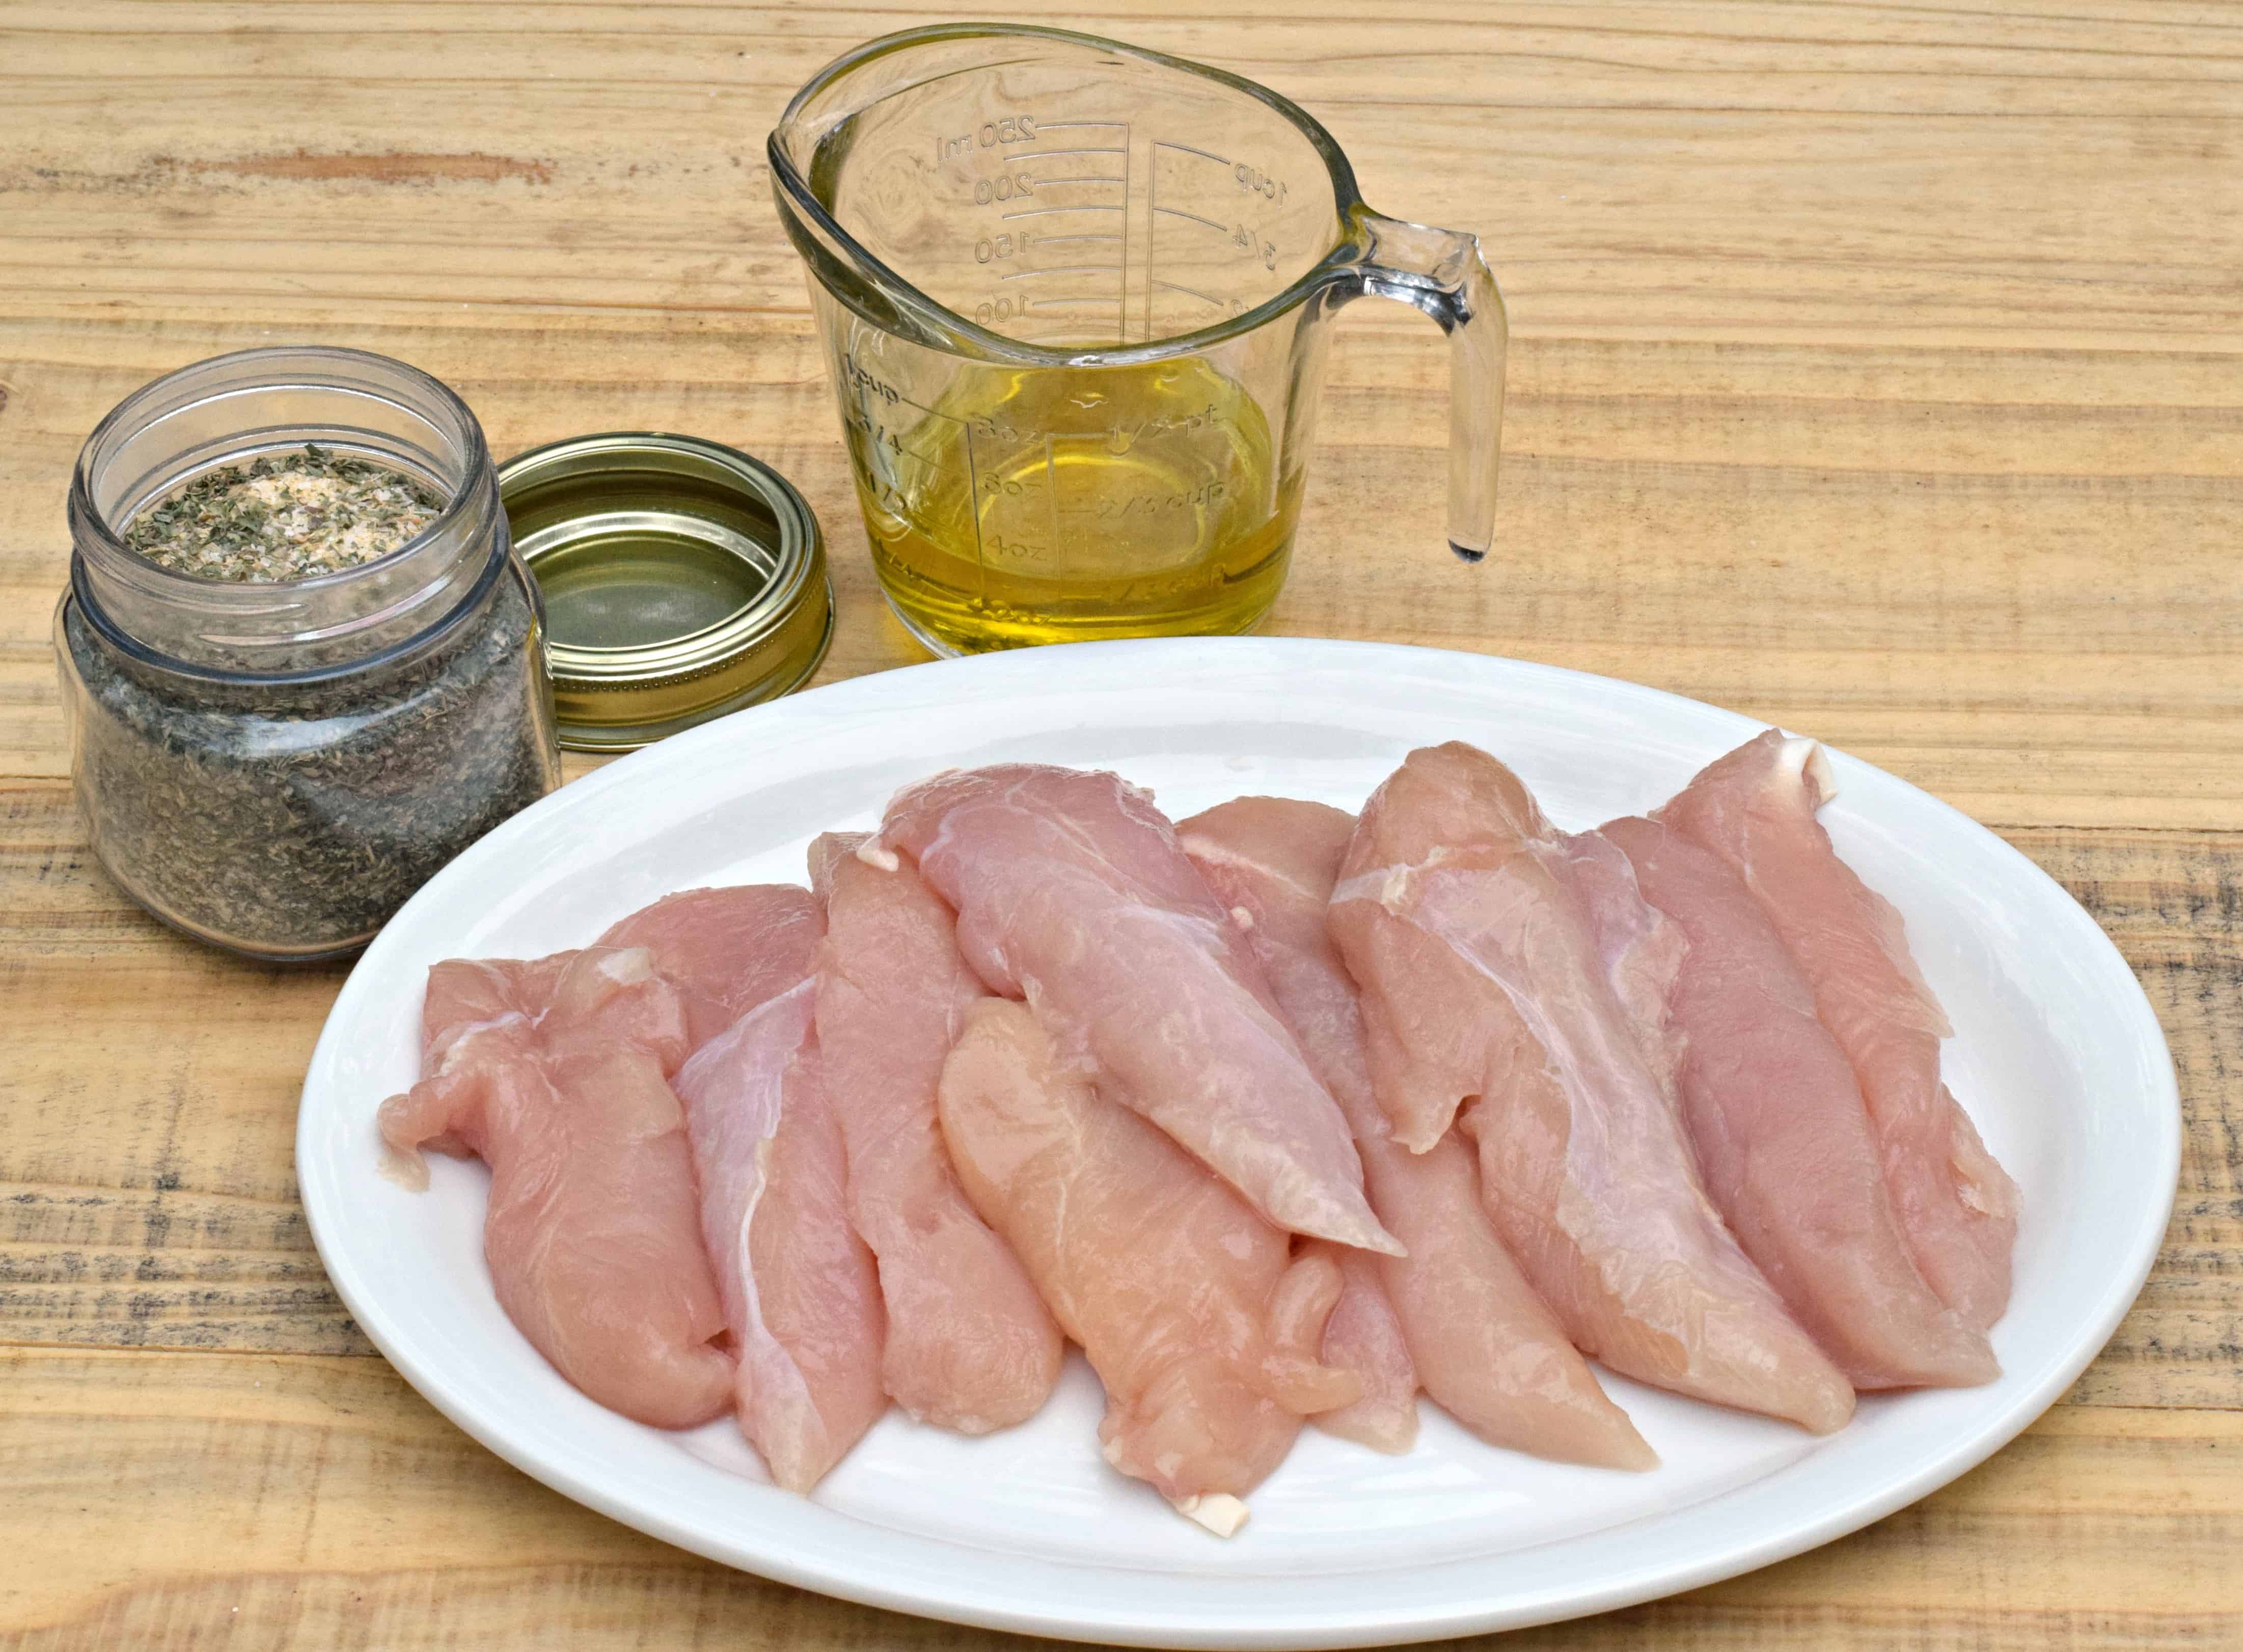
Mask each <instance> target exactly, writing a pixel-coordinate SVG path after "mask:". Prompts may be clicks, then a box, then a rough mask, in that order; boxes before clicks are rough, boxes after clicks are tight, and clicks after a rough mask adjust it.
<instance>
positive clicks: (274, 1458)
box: [0, 1349, 2243, 1652]
mask: <svg viewBox="0 0 2243 1652" xmlns="http://www.w3.org/2000/svg"><path fill="white" fill-rule="evenodd" d="M2239 1465H2243V1417H2239V1416H2238V1415H2236V1414H2235V1413H2233V1412H2226V1411H2191V1412H2166V1411H2159V1410H2146V1411H2144V1410H2132V1409H2102V1410H2096V1411H2091V1412H2078V1411H2073V1410H2060V1411H2058V1412H2056V1413H2051V1416H2050V1417H2049V1418H2048V1419H2044V1421H2043V1422H2042V1423H2041V1424H2039V1425H2038V1426H2037V1427H2036V1428H2035V1429H2034V1430H2033V1431H2032V1432H2031V1433H2029V1434H2027V1435H2026V1436H2025V1437H2024V1439H2022V1440H2019V1441H2017V1443H2016V1444H2014V1445H2012V1446H2011V1447H2010V1448H2009V1449H2008V1450H2006V1451H2004V1453H2001V1454H2000V1455H1999V1456H1998V1457H1997V1458H1996V1459H1994V1460H1992V1461H1991V1462H1990V1463H1989V1464H1987V1465H1986V1466H1985V1467H1983V1468H1980V1469H1979V1470H1977V1472H1975V1473H1971V1474H1970V1475H1968V1476H1966V1477H1964V1478H1963V1480H1960V1481H1958V1482H1957V1483H1956V1484H1955V1485H1953V1486H1951V1487H1948V1488H1947V1489H1946V1490H1944V1491H1943V1492H1940V1493H1938V1494H1936V1495H1935V1496H1933V1497H1931V1498H1930V1499H1929V1500H1926V1501H1925V1502H1923V1503H1922V1504H1919V1505H1917V1506H1916V1507H1912V1508H1910V1509H1907V1510H1905V1511H1903V1513H1901V1514H1896V1515H1894V1516H1893V1517H1892V1518H1890V1519H1889V1520H1886V1521H1883V1522H1881V1523H1879V1524H1878V1525H1876V1526H1875V1527H1871V1528H1869V1530H1868V1531H1866V1532H1863V1533H1862V1534H1859V1535H1857V1536H1856V1537H1854V1538H1852V1539H1849V1540H1848V1541H1846V1542H1845V1543H1842V1544H1840V1545H1836V1546H1834V1547H1829V1548H1826V1549H1822V1550H1820V1551H1817V1552H1815V1553H1811V1554H1806V1555H1803V1556H1802V1557H1800V1558H1799V1559H1797V1560H1795V1561H1789V1562H1788V1563H1786V1564H1784V1565H1782V1566H1779V1567H1775V1568H1771V1569H1769V1570H1767V1571H1764V1572H1761V1573H1757V1574H1754V1575H1753V1576H1751V1577H1749V1578H1746V1579H1740V1580H1737V1581H1733V1582H1730V1583H1727V1584H1722V1585H1719V1586H1716V1587H1714V1588H1709V1589H1704V1590H1701V1591H1699V1592H1697V1593H1695V1594H1692V1595H1683V1596H1681V1597H1679V1598H1677V1599H1674V1600H1671V1601H1662V1602H1659V1603H1657V1604H1654V1605H1652V1606H1648V1607H1644V1608H1638V1609H1636V1610H1634V1611H1630V1612H1622V1613H1617V1614H1613V1615H1608V1616H1606V1617H1603V1618H1599V1619H1594V1620H1591V1621H1590V1622H1586V1623H1582V1624H1574V1625H1566V1626H1559V1627H1555V1628H1550V1629H1546V1630H1539V1631H1529V1632H1526V1633H1525V1634H1522V1635H1515V1636H1505V1637H1503V1638H1502V1639H1500V1640H1499V1641H1488V1642H1482V1643H1481V1644H1484V1645H1487V1646H1495V1645H1500V1646H1502V1647H1504V1648H1505V1649H1512V1648H1519V1649H1526V1652H1539V1649H1559V1648H1566V1649H1573V1652H1580V1649H1611V1648H1622V1647H1640V1646H1649V1645H1656V1646H1658V1647H1660V1648H1662V1649H1665V1648H1669V1647H1672V1646H1677V1645H1680V1646H1685V1647H1697V1648H1707V1649H1713V1648H1734V1647H1737V1646H1740V1645H1800V1646H1813V1647H1816V1648H1829V1649H1834V1652H1854V1649H1859V1652H1869V1649H1882V1648H1889V1647H1891V1646H1893V1645H1895V1644H1897V1643H1905V1644H1907V1645H1910V1646H1923V1647H1938V1648H1947V1647H1957V1648H1959V1647H1961V1646H1963V1645H1968V1644H1974V1642H1970V1641H1967V1640H1965V1639H1964V1638H1963V1635H1959V1634H1957V1633H1955V1626H1957V1625H1958V1624H1960V1623H1962V1622H1977V1623H1985V1622H1999V1623H2002V1624H2004V1626H2006V1627H2007V1628H2009V1629H2010V1630H2011V1631H2013V1632H2014V1633H2015V1634H2016V1635H2017V1637H2018V1638H2004V1639H2003V1640H2001V1641H1999V1642H1996V1643H1997V1644H1999V1645H2002V1646H2004V1647H2009V1646H2015V1645H2019V1644H2031V1642H2028V1641H2025V1640H2024V1639H2023V1638H2022V1637H2023V1636H2024V1635H2034V1636H2037V1637H2038V1638H2039V1639H2040V1640H2041V1641H2043V1642H2044V1643H2046V1644H2050V1645H2062V1646H2065V1647H2066V1648H2082V1649H2088V1648H2094V1649H2099V1648H2119V1647H2127V1648H2139V1647H2164V1646H2174V1647H2178V1646H2183V1645H2193V1646H2203V1645H2217V1644H2223V1643H2225V1640H2224V1638H2223V1637H2226V1636H2232V1635H2233V1633H2234V1632H2236V1631H2237V1630H2238V1629H2239V1628H2243V1574H2238V1572H2237V1571H2236V1569H2235V1568H2234V1567H2233V1563H2232V1562H2233V1552H2234V1549H2235V1547H2236V1546H2237V1544H2238V1543H2239V1542H2243V1473H2238V1467H2239ZM0 1500H4V1504H5V1507H8V1508H9V1509H10V1511H11V1514H12V1516H13V1518H11V1521H10V1525H11V1527H12V1528H13V1529H12V1531H11V1553H10V1561H11V1565H10V1568H7V1569H6V1570H5V1571H0V1622H5V1623H7V1624H10V1626H17V1627H19V1628H20V1632H19V1633H18V1634H17V1635H16V1637H15V1638H14V1639H13V1640H12V1641H11V1642H10V1644H12V1645H14V1646H16V1647H18V1648H37V1649H41V1652H46V1649H54V1652H62V1649H71V1652H77V1649H91V1648H113V1647H123V1646H133V1647H138V1646H149V1645H193V1644H201V1643H205V1642H211V1643H216V1644H221V1645H243V1646H281V1645H286V1646H316V1647H320V1648H322V1649H327V1648H361V1647H363V1648H383V1649H405V1648H454V1647H481V1646H498V1645H507V1646H514V1645H520V1646H541V1647H543V1646H562V1645H565V1646H568V1647H569V1648H570V1649H572V1652H574V1649H608V1648H625V1647H630V1648H648V1647H663V1648H670V1647H711V1648H714V1647H719V1646H723V1647H737V1646H740V1645H743V1644H746V1645H753V1646H765V1647H785V1648H788V1649H792V1652H823V1649H828V1648H844V1647H850V1648H854V1647H866V1646H879V1647H883V1648H886V1647H895V1648H925V1649H936V1648H961V1647H1008V1648H1009V1647H1021V1648H1025V1647H1027V1646H1029V1645H1050V1644H1053V1643H1050V1642H1027V1641H1023V1640H1020V1639H1017V1638H1016V1637H1013V1636H1009V1635H993V1634H987V1633H983V1632H976V1631H969V1630H963V1629H959V1628H951V1627H947V1626H945V1625H940V1624H935V1623H929V1622H924V1621H921V1620H918V1619H912V1618H904V1617H898V1616H894V1615H890V1614H886V1613H883V1612H879V1611H875V1610H872V1609H869V1608H861V1607H853V1606H847V1605H843V1604H841V1603H839V1602H834V1601H824V1600H821V1599H818V1597H815V1596H810V1595H802V1594H799V1593H798V1592H796V1591H793V1590H790V1589H787V1588H783V1587H782V1586H779V1585H777V1584H771V1583H766V1582H764V1581H759V1580H758V1579H754V1578H751V1577H746V1576H744V1575H742V1574H738V1573H736V1572H731V1571H729V1570H727V1569H725V1568H722V1567H717V1566H714V1565H711V1564H709V1563H707V1562H704V1561H697V1560H695V1559H693V1558H692V1557H690V1556H689V1555H686V1554H681V1553H680V1552H678V1551H677V1550H675V1549H671V1548H669V1547H665V1546H663V1545H662V1544H660V1543H657V1542H656V1541H653V1540H652V1539H650V1538H646V1537H642V1536H641V1535H639V1534H637V1533H636V1532H632V1531H629V1530H626V1529H625V1528H623V1527H618V1526H616V1525H613V1524H611V1523H610V1522H609V1521H605V1520H603V1519H602V1518H601V1517H600V1516H598V1515H596V1514H592V1513H591V1512H589V1510H586V1509H583V1508H581V1507H577V1506H576V1505H575V1504H572V1503H569V1502H566V1501H563V1500H562V1499H561V1498H559V1497H557V1496H556V1495H555V1494H552V1493H550V1492H548V1491H547V1490H545V1488H544V1487H541V1486H539V1485H537V1484H536V1483H535V1482H534V1481H532V1480H529V1479H528V1478H526V1477H525V1476H523V1475H522V1474H520V1473H516V1472H515V1471H514V1470H513V1469H511V1468H509V1467H507V1466H506V1465H505V1464H503V1463H502V1462H501V1461H499V1460H498V1459H497V1458H495V1457H494V1456H492V1455H491V1454H490V1453H488V1452H486V1451H484V1450H483V1449H482V1447H481V1446H477V1445H475V1443H474V1442H473V1441H471V1440H468V1439H467V1438H466V1437H465V1436H464V1435H462V1434H461V1433H459V1432H458V1431H457V1430H455V1429H454V1428H453V1427H452V1426H450V1425H449V1424H448V1423H447V1422H445V1421H444V1420H443V1419H441V1418H440V1417H438V1416H436V1415H435V1413H433V1412H431V1411H430V1410H429V1409H428V1406H426V1405H425V1404H423V1403H422V1402H421V1400H420V1399H418V1397H417V1396H415V1395H414V1393H413V1392H412V1391H411V1390H409V1389H408V1388H407V1387H406V1386H405V1385H404V1383H403V1382H402V1381H401V1379H399V1378H398V1377H397V1376H396V1374H395V1373H394V1372H392V1371H391V1370H390V1369H389V1368H388V1367H387V1365H383V1364H382V1363H381V1361H379V1360H374V1359H259V1358H254V1357H250V1356H241V1355H224V1356H217V1355H206V1356H200V1357H193V1358H188V1357H183V1356H179V1355H162V1354H152V1353H146V1352H79V1351H75V1350H71V1351H64V1350H48V1349H37V1350H34V1349H21V1350H16V1351H12V1352H7V1353H4V1354H0ZM495 1537H501V1541H494V1538H495ZM2052 1554H2062V1555H2063V1556H2065V1564H2064V1565H2062V1566H2053V1565H2051V1564H2049V1563H2048V1558H2047V1557H2049V1556H2051V1555H2052ZM2118 1575H2124V1576H2125V1577H2127V1578H2128V1579H2130V1580H2132V1582H2133V1584H2134V1586H2135V1587H2133V1588H2129V1589H2127V1590H2125V1591H2123V1592H2122V1594H2123V1597H2124V1598H2114V1593H2113V1590H2112V1578H2113V1577H2114V1576H2118ZM1976 1643H1977V1644H1984V1642H1976ZM1451 1644H1452V1645H1454V1644H1458V1643H1453V1642H1452V1643H1451Z"/></svg>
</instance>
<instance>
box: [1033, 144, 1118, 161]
mask: <svg viewBox="0 0 2243 1652" xmlns="http://www.w3.org/2000/svg"><path fill="white" fill-rule="evenodd" d="M1126 153H1128V151H1126V150H1124V149H1121V148H1119V147H1116V146H1115V145H1107V146H1106V147H1104V148H1095V147H1094V148H1090V149H1023V150H1021V151H1020V152H1019V153H1018V154H1016V155H1014V157H1013V158H1014V160H1049V159H1051V158H1053V157H1054V156H1057V155H1122V154H1126Z"/></svg>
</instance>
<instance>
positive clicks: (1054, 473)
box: [1044, 430, 1059, 556]
mask: <svg viewBox="0 0 2243 1652" xmlns="http://www.w3.org/2000/svg"><path fill="white" fill-rule="evenodd" d="M1044 503H1045V504H1047V505H1048V506H1049V507H1050V508H1051V535H1052V554H1053V555H1054V556H1057V555H1058V554H1059V467H1058V466H1057V465H1055V464H1054V463H1053V462H1052V433H1051V432H1050V431H1048V430H1047V431H1045V432H1044Z"/></svg>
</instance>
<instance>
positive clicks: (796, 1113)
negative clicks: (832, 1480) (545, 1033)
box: [677, 979, 887, 1492]
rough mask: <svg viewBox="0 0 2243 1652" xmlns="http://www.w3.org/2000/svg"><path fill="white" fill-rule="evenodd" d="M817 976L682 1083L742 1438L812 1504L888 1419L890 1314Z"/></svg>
mask: <svg viewBox="0 0 2243 1652" xmlns="http://www.w3.org/2000/svg"><path fill="white" fill-rule="evenodd" d="M816 990H817V989H816V985H815V983H814V982H813V981H810V980H807V979H805V980H803V981H800V982H799V983H798V984H797V985H796V986H794V987H793V988H790V989H789V990H787V991H785V992H783V993H781V994H780V995H778V996H777V997H775V998H772V999H770V1000H768V1001H765V1002H764V1003H762V1004H760V1005H758V1007H757V1008H753V1009H751V1010H750V1011H749V1012H748V1013H747V1014H746V1015H743V1016H741V1017H740V1019H739V1020H738V1022H735V1023H733V1025H732V1028H731V1030H730V1031H729V1032H726V1033H724V1035H722V1036H720V1037H718V1038H717V1039H714V1040H712V1041H711V1042H709V1043H707V1044H704V1046H702V1048H701V1050H700V1052H699V1053H698V1054H697V1055H695V1056H694V1057H693V1059H692V1060H691V1061H690V1062H687V1063H686V1064H685V1067H684V1070H682V1071H681V1072H680V1073H679V1074H678V1075H677V1093H678V1095H679V1096H681V1097H683V1098H684V1102H685V1107H686V1116H687V1118H688V1120H689V1122H690V1127H691V1131H692V1139H693V1158H694V1162H695V1163H696V1164H697V1166H698V1168H699V1170H700V1173H701V1186H702V1199H701V1228H702V1233H703V1235H704V1238H705V1239H706V1241H707V1244H708V1247H709V1254H710V1256H711V1258H713V1259H714V1261H715V1262H716V1264H717V1286H718V1289H719V1290H720V1291H722V1293H723V1298H724V1321H725V1323H726V1324H727V1325H729V1326H730V1327H731V1332H732V1341H733V1345H734V1348H735V1350H736V1351H737V1352H738V1355H739V1379H738V1385H737V1389H736V1393H735V1405H736V1410H737V1413H738V1418H739V1423H740V1432H741V1433H744V1434H745V1435H746V1436H747V1438H748V1440H750V1442H751V1443H752V1444H753V1445H754V1446H755V1447H756V1449H757V1450H758V1452H760V1453H763V1459H764V1462H765V1466H766V1467H769V1469H770V1470H771V1479H772V1480H775V1481H777V1482H778V1484H779V1485H781V1486H784V1487H786V1488H787V1489H788V1490H789V1491H797V1492H806V1491H808V1490H809V1489H810V1488H811V1487H813V1486H815V1485H816V1484H817V1483H818V1481H819V1480H821V1479H823V1478H824V1477H825V1473H826V1471H827V1470H828V1469H830V1468H832V1467H833V1465H834V1464H835V1463H837V1462H839V1460H841V1457H842V1454H843V1453H845V1452H846V1451H847V1450H848V1449H849V1447H850V1446H853V1445H855V1444H856V1443H857V1441H858V1440H859V1438H860V1437H861V1436H862V1435H863V1434H864V1433H865V1431H866V1429H867V1428H869V1427H871V1426H872V1424H873V1423H874V1422H875V1421H876V1420H878V1419H879V1415H880V1413H881V1412H882V1411H884V1410H885V1409H886V1406H887V1401H886V1397H885V1396H884V1395H883V1394H882V1392H881V1391H880V1341H881V1332H882V1325H883V1319H884V1314H883V1311H882V1309H881V1306H880V1288H879V1280H878V1279H877V1278H875V1277H874V1274H873V1271H872V1252H871V1251H867V1250H866V1248H865V1243H864V1241H863V1240H861V1239H859V1237H857V1233H856V1230H855V1229H854V1228H852V1226H851V1225H850V1223H849V1212H848V1209H847V1204H846V1201H845V1197H844V1193H843V1179H844V1174H845V1172H844V1166H843V1159H842V1148H841V1132H840V1129H839V1127H838V1126H837V1125H836V1124H835V1123H834V1122H833V1115H832V1110H831V1109H830V1108H829V1107H828V1106H827V1104H826V1101H825V1090H824V1087H823V1084H822V1082H821V1079H820V1075H819V1070H818V1039H817V1035H816V1033H815V1031H814V1030H813V1028H812V1024H811V1020H812V1010H813V1008H814V1007H815V1001H816Z"/></svg>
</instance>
